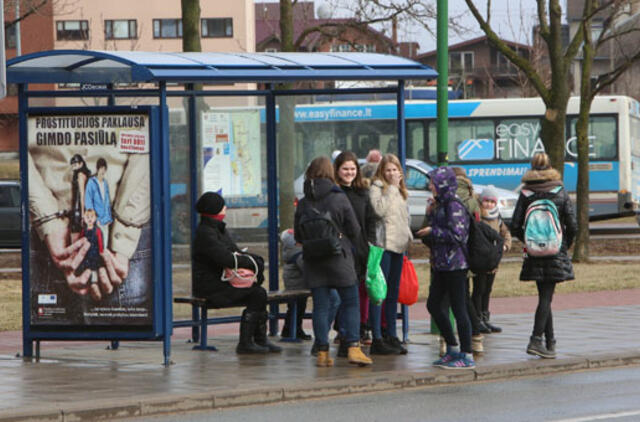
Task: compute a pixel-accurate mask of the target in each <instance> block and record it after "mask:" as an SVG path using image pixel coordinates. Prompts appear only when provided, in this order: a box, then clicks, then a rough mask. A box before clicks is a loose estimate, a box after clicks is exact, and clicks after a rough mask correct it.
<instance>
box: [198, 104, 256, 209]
mask: <svg viewBox="0 0 640 422" xmlns="http://www.w3.org/2000/svg"><path fill="white" fill-rule="evenodd" d="M202 148H203V151H202V157H203V175H202V177H203V189H204V191H215V192H217V191H220V190H222V195H223V196H225V197H234V196H255V195H260V194H261V187H262V185H261V157H262V155H261V151H260V112H259V111H258V110H249V111H247V110H242V111H240V110H239V111H225V112H221V111H212V112H207V113H203V115H202Z"/></svg>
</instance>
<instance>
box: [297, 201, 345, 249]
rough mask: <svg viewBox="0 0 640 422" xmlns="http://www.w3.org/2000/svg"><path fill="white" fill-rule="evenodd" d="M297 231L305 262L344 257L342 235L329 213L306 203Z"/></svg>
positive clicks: (308, 202)
mask: <svg viewBox="0 0 640 422" xmlns="http://www.w3.org/2000/svg"><path fill="white" fill-rule="evenodd" d="M297 230H298V233H297V234H298V237H299V239H300V240H301V241H302V256H303V258H304V259H305V260H307V259H310V258H327V257H330V256H336V255H342V242H341V240H340V239H342V233H340V230H339V229H338V226H337V225H336V223H335V222H334V221H333V219H332V218H331V213H329V211H325V212H321V211H320V210H318V208H316V206H315V205H314V204H312V203H311V202H310V201H304V204H303V209H302V215H301V216H300V222H299V223H298V228H297Z"/></svg>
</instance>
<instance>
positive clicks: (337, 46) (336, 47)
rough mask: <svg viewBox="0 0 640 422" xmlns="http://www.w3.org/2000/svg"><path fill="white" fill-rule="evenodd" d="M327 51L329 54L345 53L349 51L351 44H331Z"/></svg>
mask: <svg viewBox="0 0 640 422" xmlns="http://www.w3.org/2000/svg"><path fill="white" fill-rule="evenodd" d="M329 51H331V52H336V51H338V52H342V53H344V52H347V51H351V44H331V47H329Z"/></svg>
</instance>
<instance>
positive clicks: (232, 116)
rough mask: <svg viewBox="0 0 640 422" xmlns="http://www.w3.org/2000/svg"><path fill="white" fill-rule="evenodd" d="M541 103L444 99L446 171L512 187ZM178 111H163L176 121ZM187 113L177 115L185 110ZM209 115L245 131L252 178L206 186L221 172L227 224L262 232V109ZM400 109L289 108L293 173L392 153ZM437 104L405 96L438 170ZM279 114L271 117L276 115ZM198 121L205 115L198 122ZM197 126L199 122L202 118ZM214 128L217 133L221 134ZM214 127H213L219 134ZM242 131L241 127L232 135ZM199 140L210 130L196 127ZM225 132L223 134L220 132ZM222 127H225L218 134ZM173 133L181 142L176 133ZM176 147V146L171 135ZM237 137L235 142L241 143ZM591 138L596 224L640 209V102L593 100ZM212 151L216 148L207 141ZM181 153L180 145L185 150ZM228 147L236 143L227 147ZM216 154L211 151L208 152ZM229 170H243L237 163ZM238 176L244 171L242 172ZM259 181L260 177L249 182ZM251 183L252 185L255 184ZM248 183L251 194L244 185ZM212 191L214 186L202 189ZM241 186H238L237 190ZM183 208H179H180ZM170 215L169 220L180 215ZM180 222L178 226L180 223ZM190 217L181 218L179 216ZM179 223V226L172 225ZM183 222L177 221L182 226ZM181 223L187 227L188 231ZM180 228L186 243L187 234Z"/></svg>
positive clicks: (410, 154) (425, 153)
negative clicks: (334, 157) (322, 162)
mask: <svg viewBox="0 0 640 422" xmlns="http://www.w3.org/2000/svg"><path fill="white" fill-rule="evenodd" d="M578 108H579V97H572V98H571V99H570V100H569V105H568V111H567V122H566V138H565V152H566V155H565V168H564V183H565V186H566V188H567V190H568V191H569V193H570V194H571V195H572V196H573V197H574V199H575V189H576V182H577V174H578V171H577V153H576V151H577V150H576V146H577V145H576V144H577V142H576V141H577V139H576V134H575V124H576V121H577V113H578ZM545 110H546V109H545V106H544V104H543V102H542V100H541V99H540V98H505V99H478V100H456V101H449V125H448V126H449V131H448V134H449V136H448V151H449V163H450V164H451V165H455V166H460V167H463V168H465V170H466V172H467V174H468V176H469V177H470V178H471V180H472V181H473V182H474V183H475V184H479V185H494V186H496V187H499V188H503V189H508V190H512V191H517V189H518V187H519V185H520V181H521V178H522V176H523V175H524V173H525V172H526V171H527V170H528V169H529V167H530V165H529V162H530V159H531V157H532V156H533V154H535V153H536V152H540V151H544V146H543V144H542V140H541V139H540V129H541V119H542V116H543V115H544V113H545ZM180 111H181V110H170V112H172V113H173V114H172V113H170V115H171V117H176V116H177V114H176V113H179V112H180ZM182 113H184V111H182ZM209 113H213V114H214V115H211V116H210V117H213V118H215V119H214V120H215V121H217V122H220V121H223V122H226V123H224V125H225V126H224V127H227V126H228V132H229V133H228V136H227V135H225V136H223V138H224V140H227V139H228V140H230V141H231V143H232V144H233V143H234V142H235V141H236V139H235V137H236V135H238V134H243V138H242V142H244V143H245V148H246V149H245V151H244V153H242V154H240V155H241V156H243V157H244V158H245V159H247V158H251V162H250V164H249V165H250V166H252V174H253V176H252V179H251V182H250V183H249V184H247V183H246V182H245V180H243V179H242V177H240V179H234V178H236V176H237V174H238V169H237V168H235V167H233V166H232V165H231V164H232V163H233V159H232V162H230V163H226V164H225V162H222V164H223V165H222V166H220V165H219V164H218V163H215V165H211V163H209V167H210V168H211V170H212V171H213V172H212V173H211V175H213V176H214V177H213V178H212V179H211V180H215V179H220V178H221V176H220V175H221V174H222V173H221V170H220V169H221V168H224V167H225V166H226V167H228V170H229V171H228V172H229V173H230V175H228V177H226V180H227V184H228V186H233V189H237V190H236V192H233V189H230V190H223V191H224V192H225V200H226V201H227V206H228V208H229V212H228V213H227V216H228V217H227V222H228V224H229V225H230V226H231V227H234V228H265V227H266V225H267V210H266V198H267V195H266V164H265V163H266V128H265V113H264V108H263V107H260V106H257V107H249V108H247V107H230V108H215V109H210V110H209ZM396 113H397V106H396V104H395V102H391V101H387V102H380V101H376V102H373V101H364V100H363V101H357V102H355V101H348V102H347V101H334V102H322V103H315V104H299V105H297V106H296V108H295V119H294V120H295V142H294V151H293V154H294V157H295V158H294V160H293V163H288V164H287V165H292V166H293V167H294V174H295V175H296V176H299V175H301V174H303V173H304V170H305V168H306V165H307V164H308V163H309V162H310V161H311V160H312V159H313V158H315V157H317V156H318V155H327V156H331V154H332V153H333V152H334V151H336V150H341V151H344V150H351V151H353V152H355V153H356V154H357V155H358V156H359V157H365V156H366V155H367V153H368V152H369V150H371V149H373V148H376V149H379V150H381V152H382V153H388V152H391V153H397V150H398V145H397V127H396V126H397V124H396ZM436 115H437V113H436V103H435V102H434V101H427V100H407V101H406V102H405V116H406V155H407V158H412V159H416V160H420V161H423V162H425V163H426V164H428V165H431V166H435V165H436V164H437V137H436ZM278 116H279V115H278V114H277V117H278ZM178 117H180V116H178ZM203 119H204V118H203ZM172 121H173V122H174V124H173V125H172V127H171V129H172V130H173V132H172V134H171V138H172V150H174V151H173V156H174V158H176V159H177V160H176V162H174V161H173V160H172V168H176V169H179V170H180V171H176V172H175V173H174V172H172V194H176V199H177V198H180V199H179V201H174V200H172V203H173V202H180V203H181V206H182V208H185V207H188V205H187V202H186V197H185V193H186V184H185V181H183V180H176V179H175V177H174V174H175V175H178V174H184V173H185V172H184V170H183V169H184V168H186V167H185V166H188V163H187V162H186V159H187V156H188V153H186V150H185V151H182V152H180V151H177V150H175V148H176V145H182V144H185V143H186V140H185V138H186V126H185V123H186V119H185V118H182V119H174V120H172ZM203 123H204V120H203ZM218 129H219V128H218ZM218 129H216V130H218ZM239 129H240V130H239ZM201 130H202V138H203V139H206V136H207V133H213V132H214V130H213V129H211V128H209V129H207V128H206V127H205V125H204V124H202V125H201ZM221 130H222V129H221ZM223 130H227V129H223ZM178 134H180V135H181V136H177V135H178ZM174 137H175V140H176V142H174V139H173V138H174ZM238 139H240V138H238ZM589 141H590V154H589V155H590V164H589V166H590V178H589V179H590V180H589V182H590V210H589V211H590V218H591V219H594V220H595V219H603V218H612V217H617V216H623V215H632V214H634V213H635V214H636V215H639V214H638V213H639V212H640V210H639V207H640V103H639V102H638V101H636V100H634V99H632V98H629V97H625V96H600V97H596V98H595V99H594V101H593V104H592V107H591V113H590V124H589ZM214 144H215V145H218V144H217V143H215V142H214ZM183 149H184V148H183ZM208 149H211V146H207V144H206V142H205V143H204V144H203V151H200V152H198V154H200V155H201V158H202V160H201V161H203V165H204V166H205V168H204V170H203V171H204V174H203V176H202V177H203V186H204V185H206V180H207V177H209V176H207V168H206V164H207V163H206V160H207V158H208V157H210V156H211V152H210V151H209V152H208V151H207V150H208ZM230 149H231V150H232V151H233V150H234V149H235V146H233V145H231V146H230ZM214 156H215V154H214ZM236 166H241V167H246V166H247V165H246V164H245V165H241V164H238V163H236ZM242 170H243V171H244V170H246V169H244V168H243V169H242ZM256 177H257V178H258V179H257V180H256ZM256 183H257V185H256ZM248 186H253V188H252V189H247V187H248ZM204 188H206V189H211V188H213V189H217V188H218V187H217V186H204ZM238 189H239V190H238ZM182 208H180V209H182ZM187 211H188V208H185V209H184V212H182V213H179V212H176V213H175V214H176V215H185V213H186V212H187ZM178 220H180V221H181V220H182V217H179V218H178ZM185 221H187V220H185ZM176 224H178V221H176ZM183 225H184V224H183ZM186 229H187V227H184V230H183V231H185V230H186ZM187 235H188V232H186V231H185V235H184V236H183V237H185V238H187V237H188V236H187Z"/></svg>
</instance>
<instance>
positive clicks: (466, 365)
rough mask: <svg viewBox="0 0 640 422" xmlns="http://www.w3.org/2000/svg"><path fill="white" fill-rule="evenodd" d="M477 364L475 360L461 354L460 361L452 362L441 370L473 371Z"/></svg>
mask: <svg viewBox="0 0 640 422" xmlns="http://www.w3.org/2000/svg"><path fill="white" fill-rule="evenodd" d="M475 367H476V363H475V361H474V360H473V358H469V357H467V356H466V354H465V353H460V355H459V356H458V359H455V360H452V361H450V362H449V363H447V364H446V365H444V366H441V368H444V369H473V368H475Z"/></svg>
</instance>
